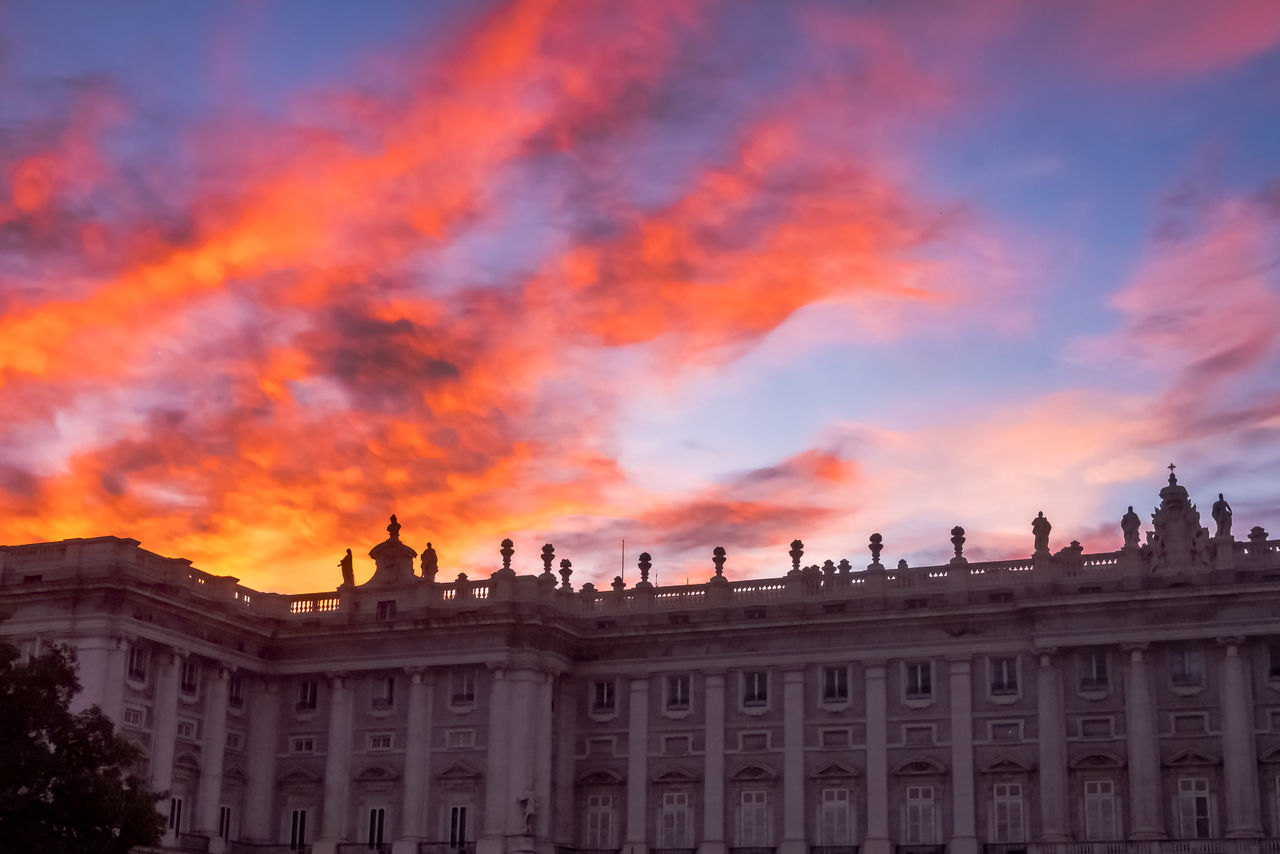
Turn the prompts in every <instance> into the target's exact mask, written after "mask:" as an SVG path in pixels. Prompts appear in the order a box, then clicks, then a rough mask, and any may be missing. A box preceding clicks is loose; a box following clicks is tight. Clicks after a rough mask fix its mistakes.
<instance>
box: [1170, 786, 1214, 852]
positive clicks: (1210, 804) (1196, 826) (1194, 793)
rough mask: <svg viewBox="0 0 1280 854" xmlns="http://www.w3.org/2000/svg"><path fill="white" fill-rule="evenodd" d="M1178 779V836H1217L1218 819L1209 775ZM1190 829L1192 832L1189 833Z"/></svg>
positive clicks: (1188, 837) (1202, 837)
mask: <svg viewBox="0 0 1280 854" xmlns="http://www.w3.org/2000/svg"><path fill="white" fill-rule="evenodd" d="M1177 780H1178V785H1177V789H1176V791H1175V794H1174V799H1175V800H1174V802H1175V804H1176V807H1177V819H1178V838H1179V839H1213V838H1215V836H1214V831H1215V828H1216V825H1217V821H1216V820H1215V819H1216V815H1215V812H1216V810H1215V803H1214V796H1213V795H1214V793H1213V787H1212V785H1211V781H1210V780H1209V778H1208V777H1178V778H1177ZM1201 784H1203V786H1201ZM1201 805H1203V807H1204V811H1203V815H1201V810H1200V806H1201ZM1188 807H1189V808H1190V811H1191V814H1190V815H1188V812H1187V810H1188ZM1188 830H1191V832H1190V833H1188V832H1187V831H1188ZM1202 831H1203V832H1202Z"/></svg>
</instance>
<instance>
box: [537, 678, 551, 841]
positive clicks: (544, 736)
mask: <svg viewBox="0 0 1280 854" xmlns="http://www.w3.org/2000/svg"><path fill="white" fill-rule="evenodd" d="M538 676H539V680H538V682H537V683H535V685H534V689H535V692H536V694H535V696H536V698H537V729H536V730H535V731H534V745H533V791H534V794H535V796H536V797H537V800H538V811H537V813H535V821H534V829H533V830H534V836H535V838H536V839H537V840H538V842H537V845H536V847H537V849H538V850H539V851H544V852H545V854H551V852H552V851H553V850H554V847H553V846H552V844H551V832H552V828H551V814H552V813H551V809H552V805H553V801H552V793H551V764H552V762H553V761H554V759H553V756H552V753H551V738H552V732H551V730H552V726H553V724H554V721H552V719H551V710H552V702H551V698H552V695H553V693H554V691H555V682H556V677H555V674H553V673H551V672H549V671H545V670H544V671H541V672H540V673H539V674H538Z"/></svg>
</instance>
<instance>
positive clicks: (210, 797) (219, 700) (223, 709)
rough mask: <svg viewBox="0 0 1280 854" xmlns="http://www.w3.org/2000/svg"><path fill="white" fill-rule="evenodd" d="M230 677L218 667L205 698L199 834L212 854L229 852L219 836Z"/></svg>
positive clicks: (198, 807) (198, 815) (197, 813)
mask: <svg viewBox="0 0 1280 854" xmlns="http://www.w3.org/2000/svg"><path fill="white" fill-rule="evenodd" d="M230 677H231V674H230V672H229V671H228V670H227V668H225V667H218V668H216V669H215V670H214V672H213V678H212V679H210V680H209V686H208V696H207V697H206V699H205V713H204V745H203V747H202V749H201V751H200V763H201V768H200V799H199V803H198V804H197V805H196V833H201V834H204V835H205V836H208V837H209V854H222V852H223V851H225V850H226V841H225V840H224V839H222V837H220V836H218V807H219V806H221V802H222V768H223V761H224V760H225V759H226V753H227V688H228V685H227V682H228V680H229V679H230Z"/></svg>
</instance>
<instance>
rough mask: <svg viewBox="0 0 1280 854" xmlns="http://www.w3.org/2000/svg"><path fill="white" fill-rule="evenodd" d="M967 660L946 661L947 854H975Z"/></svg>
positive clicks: (970, 677) (969, 667)
mask: <svg viewBox="0 0 1280 854" xmlns="http://www.w3.org/2000/svg"><path fill="white" fill-rule="evenodd" d="M971 670H972V664H971V661H970V658H969V657H968V656H965V657H948V659H947V673H948V678H949V679H950V686H949V687H950V689H951V811H952V815H951V842H950V844H949V845H948V846H947V854H977V852H978V832H977V824H976V813H975V808H976V798H975V797H974V791H973V790H974V776H973V675H972V673H971Z"/></svg>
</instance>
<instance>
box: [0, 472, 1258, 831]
mask: <svg viewBox="0 0 1280 854" xmlns="http://www.w3.org/2000/svg"><path fill="white" fill-rule="evenodd" d="M1224 507H1225V502H1221V506H1220V507H1218V508H1217V512H1215V514H1214V515H1215V517H1216V519H1215V522H1216V528H1217V530H1216V532H1215V534H1214V535H1210V532H1209V530H1208V529H1207V528H1205V527H1203V526H1202V525H1201V522H1200V517H1199V512H1198V510H1197V509H1196V508H1195V506H1194V505H1192V504H1191V502H1190V500H1189V498H1188V495H1187V492H1186V490H1185V489H1184V488H1183V487H1182V486H1181V485H1178V484H1177V483H1176V479H1175V478H1174V477H1173V476H1172V475H1171V476H1170V479H1169V485H1168V486H1166V487H1164V488H1163V489H1162V490H1161V491H1160V506H1159V508H1158V509H1157V510H1156V512H1155V513H1154V514H1153V523H1152V525H1151V526H1149V530H1148V531H1147V532H1146V537H1145V542H1143V543H1139V534H1140V532H1139V528H1138V519H1137V516H1136V514H1133V513H1132V508H1130V511H1131V512H1130V513H1129V514H1126V516H1125V519H1124V521H1123V522H1122V525H1121V531H1119V532H1118V534H1120V535H1122V536H1123V539H1124V542H1125V545H1124V546H1123V547H1122V548H1121V549H1119V550H1118V551H1115V552H1110V553H1105V554H1083V550H1082V549H1081V548H1080V547H1079V546H1078V544H1074V543H1073V544H1072V545H1069V546H1067V547H1065V548H1062V549H1060V550H1058V551H1056V552H1052V551H1051V550H1050V547H1049V531H1048V523H1047V521H1045V520H1043V519H1041V518H1037V520H1036V523H1035V528H1034V548H1035V551H1034V554H1033V555H1032V556H1031V557H1029V558H1025V559H1018V560H1009V561H1000V562H985V563H977V562H973V563H970V562H968V561H967V560H966V558H965V557H964V554H963V548H964V542H965V538H964V532H963V530H962V529H960V528H956V529H954V530H953V531H952V542H953V544H954V546H955V558H953V559H952V560H951V561H950V562H949V563H948V564H947V565H943V566H934V567H922V568H908V567H906V566H905V565H901V564H900V565H899V566H898V567H897V568H887V567H885V566H884V565H882V564H881V562H880V552H881V550H882V547H883V543H882V542H881V539H880V537H879V535H874V536H873V537H872V539H871V544H870V551H871V554H872V562H871V564H870V566H868V567H867V568H866V569H865V570H858V571H852V568H851V567H850V565H849V563H848V561H840V563H839V564H835V563H833V562H832V561H827V562H826V563H825V564H823V565H821V566H819V565H810V566H807V567H806V566H804V565H803V563H804V557H805V555H804V553H803V546H802V544H801V543H800V542H799V541H797V542H796V543H794V544H793V548H792V551H791V553H790V558H791V570H790V571H789V572H787V573H786V574H785V576H783V577H779V578H774V579H768V580H749V581H730V580H729V579H728V578H727V577H726V575H725V569H724V567H725V563H726V555H725V553H724V550H723V549H719V548H717V549H716V550H715V551H714V552H713V553H712V555H711V561H710V563H709V565H708V575H709V580H708V581H707V582H706V583H703V584H694V585H686V586H675V587H659V586H654V585H652V584H650V583H649V581H648V575H649V570H650V558H649V556H648V555H641V559H640V573H641V577H642V580H641V581H640V582H639V583H638V584H636V585H634V586H632V587H626V586H624V585H623V584H622V583H621V581H618V582H615V584H614V585H613V588H612V589H610V590H596V589H595V588H594V587H593V586H592V585H590V584H585V585H582V586H581V587H580V588H578V589H574V587H573V585H572V567H571V565H570V564H569V562H568V561H567V560H564V561H560V562H559V563H558V564H557V563H556V560H555V555H554V553H553V549H552V547H551V546H546V547H544V549H543V553H542V556H541V557H542V562H543V566H544V571H543V572H542V573H541V574H540V575H517V574H516V573H515V572H514V571H513V570H512V568H511V558H512V549H511V544H510V542H509V541H504V543H503V546H502V550H501V552H500V555H501V560H502V564H501V568H499V569H497V570H496V571H495V572H493V573H492V574H491V575H490V576H489V577H488V578H484V579H478V580H472V579H468V578H467V577H466V576H465V575H459V576H458V577H457V579H456V580H452V581H439V580H437V579H436V575H437V569H436V565H435V554H434V551H431V550H428V551H427V553H426V554H424V555H423V557H422V558H421V563H420V566H421V574H418V573H415V559H416V558H417V557H418V556H417V554H416V552H415V551H414V550H413V549H412V548H410V547H409V546H408V545H406V544H405V543H404V542H403V541H402V540H401V538H400V535H399V533H400V526H399V524H398V523H397V521H396V520H395V517H392V521H391V524H390V525H389V526H388V537H387V539H386V540H385V541H383V542H382V543H380V544H379V545H377V546H375V547H374V549H373V550H372V552H370V555H371V557H372V558H373V561H374V564H375V567H376V569H375V572H374V575H373V577H372V578H371V579H370V580H369V581H368V582H367V583H365V584H361V585H358V586H357V585H355V584H353V583H351V582H352V580H353V579H352V578H351V576H352V575H353V571H352V567H351V564H350V562H349V561H344V567H343V574H344V575H345V576H346V577H347V580H346V581H345V582H344V583H343V585H342V586H341V587H339V588H338V589H337V590H336V591H333V592H325V593H311V594H304V595H281V594H273V593H261V592H258V591H254V590H250V589H247V588H245V587H243V586H241V585H239V584H237V583H236V579H234V578H229V577H219V576H215V575H210V574H208V573H205V572H201V571H199V570H197V569H195V568H193V567H192V566H191V565H190V563H189V562H188V561H185V560H179V559H174V558H164V557H161V556H159V555H155V554H152V553H150V552H147V551H144V550H142V549H140V548H138V543H137V542H136V541H134V540H128V539H119V538H115V537H101V538H95V539H84V540H65V541H62V542H55V543H40V544H34V545H21V546H9V547H5V548H3V549H0V612H2V613H4V614H7V615H9V619H8V620H7V621H6V622H5V623H3V624H0V630H2V631H3V632H4V633H5V634H6V635H7V636H9V637H11V638H13V639H15V640H16V641H17V642H18V643H20V644H21V645H23V646H24V647H25V648H27V649H33V648H35V647H36V645H38V644H40V643H44V642H50V641H60V642H66V643H70V644H73V645H75V646H76V647H77V648H78V654H79V661H80V667H81V678H82V681H83V683H84V690H83V692H82V693H81V695H80V696H79V697H78V702H79V703H80V704H82V705H84V706H87V705H89V704H93V703H97V704H99V705H100V706H101V707H102V708H103V709H104V710H105V711H106V712H107V714H109V715H110V716H111V717H112V718H113V719H115V721H116V722H117V723H118V724H119V725H120V727H121V728H122V730H123V732H124V733H126V734H127V735H128V736H129V737H130V738H132V739H134V740H135V741H137V742H138V743H139V744H140V745H141V746H142V747H143V748H144V750H145V752H146V755H147V769H146V772H147V774H148V775H149V777H150V780H151V782H152V785H153V787H154V788H155V789H157V790H162V791H168V792H170V793H171V796H170V798H169V799H168V801H167V802H166V803H165V804H164V806H165V808H166V809H167V810H168V811H169V823H170V831H169V833H168V834H167V836H166V839H165V845H166V846H167V847H170V848H185V849H188V850H191V849H195V850H206V849H207V850H209V851H214V852H217V851H226V850H230V851H243V852H250V851H252V852H258V851H285V850H300V849H309V850H311V851H313V852H326V854H327V852H336V851H363V850H368V849H370V848H373V849H375V850H377V849H381V850H387V851H394V852H396V854H402V853H403V854H417V852H431V854H446V852H461V854H469V852H472V851H474V852H475V854H506V852H526V851H527V852H538V853H539V854H567V852H570V851H574V850H576V851H579V852H591V854H603V852H617V851H621V852H623V854H692V852H697V854H773V852H778V854H854V852H856V851H858V849H859V848H860V849H861V851H862V852H863V854H890V852H896V854H935V853H936V852H937V853H940V852H943V851H944V850H945V851H946V852H948V854H976V852H978V851H979V850H982V851H983V852H985V854H1017V852H1024V851H1026V852H1037V854H1131V852H1132V854H1156V853H1157V852H1180V854H1181V853H1182V852H1185V854H1219V853H1220V852H1221V854H1253V852H1260V854H1274V852H1280V541H1276V540H1271V539H1268V535H1267V533H1266V532H1265V531H1264V530H1263V529H1262V528H1261V527H1256V528H1254V529H1253V530H1252V531H1251V532H1250V533H1249V534H1248V537H1247V539H1243V540H1237V539H1236V538H1235V537H1234V536H1233V535H1232V534H1231V524H1230V515H1229V510H1224V509H1222V508H1224Z"/></svg>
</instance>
